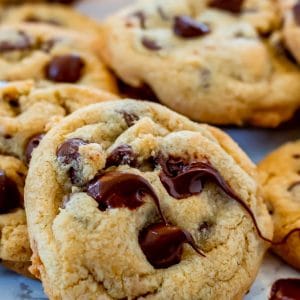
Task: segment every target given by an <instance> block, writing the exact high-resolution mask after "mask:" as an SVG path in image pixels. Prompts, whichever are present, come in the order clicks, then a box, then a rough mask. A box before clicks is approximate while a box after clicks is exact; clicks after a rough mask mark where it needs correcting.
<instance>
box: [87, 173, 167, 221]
mask: <svg viewBox="0 0 300 300" xmlns="http://www.w3.org/2000/svg"><path fill="white" fill-rule="evenodd" d="M87 194H88V195H89V196H91V197H92V198H94V199H95V200H96V201H97V202H98V203H99V209H100V210H102V211H105V210H106V209H111V208H121V207H126V208H128V209H131V210H133V209H136V208H138V207H140V206H141V205H143V204H144V200H143V198H144V197H145V195H146V194H147V195H149V196H150V197H151V198H152V200H153V201H154V203H155V205H156V207H157V209H158V212H159V214H160V216H161V218H162V219H163V220H164V222H165V223H166V221H165V218H164V216H163V214H162V211H161V208H160V203H159V199H158V197H157V195H156V193H155V191H154V190H153V188H152V187H151V185H150V184H149V183H148V181H147V180H146V179H145V178H143V177H141V176H139V175H135V174H131V173H123V172H107V173H105V174H102V175H99V176H97V177H96V178H95V179H94V180H92V181H91V182H90V183H89V184H88V186H87Z"/></svg>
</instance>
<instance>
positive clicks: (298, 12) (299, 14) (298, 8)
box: [293, 1, 300, 25]
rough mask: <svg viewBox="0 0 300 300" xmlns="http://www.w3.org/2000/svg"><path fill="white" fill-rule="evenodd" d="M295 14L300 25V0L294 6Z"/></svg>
mask: <svg viewBox="0 0 300 300" xmlns="http://www.w3.org/2000/svg"><path fill="white" fill-rule="evenodd" d="M293 14H294V18H295V22H296V24H297V25H300V1H298V2H297V3H296V4H295V5H294V7H293Z"/></svg>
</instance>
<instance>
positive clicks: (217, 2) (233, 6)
mask: <svg viewBox="0 0 300 300" xmlns="http://www.w3.org/2000/svg"><path fill="white" fill-rule="evenodd" d="M243 3H244V0H212V1H211V2H210V4H209V6H210V7H213V8H218V9H222V10H227V11H230V12H232V13H240V12H241V10H242V6H243Z"/></svg>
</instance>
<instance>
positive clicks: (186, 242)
mask: <svg viewBox="0 0 300 300" xmlns="http://www.w3.org/2000/svg"><path fill="white" fill-rule="evenodd" d="M255 178H256V170H255V167H254V165H253V164H252V163H251V162H250V161H249V159H248V158H247V157H246V155H245V154H244V153H243V152H242V151H241V150H240V149H239V148H238V146H237V145H236V144H235V143H234V142H233V141H232V140H231V139H230V138H229V137H228V136H227V135H226V134H224V133H222V132H221V131H219V130H218V129H215V128H212V127H208V126H206V125H199V124H196V123H193V122H191V121H189V120H188V119H187V118H185V117H183V116H180V115H178V114H176V113H174V112H172V111H171V110H169V109H167V108H165V107H163V106H161V105H158V104H153V103H150V102H142V101H139V102H138V101H134V100H123V101H114V102H106V103H101V104H95V105H91V106H89V107H86V108H83V109H81V110H79V111H77V112H75V113H74V114H72V115H70V116H69V117H67V118H65V119H64V120H63V121H62V122H61V123H59V125H58V126H55V127H54V128H53V129H52V130H51V131H50V132H49V133H48V134H47V135H46V137H45V138H44V139H43V140H42V142H41V144H40V146H39V148H37V150H36V151H35V152H34V153H33V157H32V160H31V166H30V170H29V174H28V177H27V182H26V187H25V204H26V213H27V216H28V225H29V234H30V239H31V246H32V248H33V252H34V254H33V259H32V261H33V266H32V268H31V271H32V272H33V274H34V275H35V276H37V277H40V278H41V279H42V282H43V284H44V287H45V289H46V293H47V294H48V296H49V297H50V299H81V298H85V299H226V300H228V299H242V297H243V295H245V293H246V292H247V291H248V289H249V287H250V285H251V283H252V282H253V280H254V278H255V276H256V273H257V271H258V268H259V265H260V263H261V260H262V257H263V255H264V252H265V250H266V248H267V246H268V244H267V243H265V242H264V240H263V238H262V237H264V238H265V237H269V238H270V237H271V236H272V223H271V219H270V216H269V215H268V212H267V209H266V207H265V205H264V203H263V201H262V198H261V196H260V193H259V190H258V186H257V183H256V179H255ZM255 220H256V226H255V225H254V223H255Z"/></svg>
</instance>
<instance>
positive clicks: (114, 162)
mask: <svg viewBox="0 0 300 300" xmlns="http://www.w3.org/2000/svg"><path fill="white" fill-rule="evenodd" d="M119 165H129V166H131V167H136V165H137V159H136V155H135V154H134V152H133V150H132V147H131V146H129V145H121V146H119V147H117V148H116V149H114V150H113V151H112V153H111V154H110V155H109V156H108V157H107V159H106V166H105V167H106V168H109V167H111V166H119Z"/></svg>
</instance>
